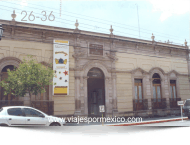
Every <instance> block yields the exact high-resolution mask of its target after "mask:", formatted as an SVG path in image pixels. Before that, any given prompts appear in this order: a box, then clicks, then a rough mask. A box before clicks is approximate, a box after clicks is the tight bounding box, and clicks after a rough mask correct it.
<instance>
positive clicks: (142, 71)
mask: <svg viewBox="0 0 190 145" xmlns="http://www.w3.org/2000/svg"><path fill="white" fill-rule="evenodd" d="M137 71H140V72H141V73H142V74H148V72H147V71H145V70H143V69H142V68H140V67H138V68H136V69H133V70H132V71H130V73H132V74H135V73H136V72H137Z"/></svg>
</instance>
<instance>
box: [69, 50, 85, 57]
mask: <svg viewBox="0 0 190 145" xmlns="http://www.w3.org/2000/svg"><path fill="white" fill-rule="evenodd" d="M85 54H86V51H82V52H78V53H75V54H73V55H72V57H74V58H75V59H77V58H79V57H80V56H83V55H85Z"/></svg>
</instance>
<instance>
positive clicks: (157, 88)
mask: <svg viewBox="0 0 190 145" xmlns="http://www.w3.org/2000/svg"><path fill="white" fill-rule="evenodd" d="M152 78H153V81H152V84H153V99H154V102H155V101H156V102H157V101H158V102H161V98H162V95H161V79H160V75H159V74H157V73H155V74H154V75H153V76H152Z"/></svg>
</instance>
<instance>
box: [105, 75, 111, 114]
mask: <svg viewBox="0 0 190 145" xmlns="http://www.w3.org/2000/svg"><path fill="white" fill-rule="evenodd" d="M110 79H111V78H110V77H106V78H105V107H106V108H105V111H106V112H105V115H106V117H107V116H108V114H111V113H112V98H110V95H109V94H110V93H111V92H110V90H109V88H110V87H109V86H110V85H109V81H110Z"/></svg>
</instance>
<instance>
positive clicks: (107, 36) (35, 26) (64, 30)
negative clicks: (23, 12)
mask: <svg viewBox="0 0 190 145" xmlns="http://www.w3.org/2000/svg"><path fill="white" fill-rule="evenodd" d="M11 22H12V21H7V20H0V23H1V24H3V26H5V25H6V26H15V27H22V28H32V29H36V30H42V31H43V30H47V31H54V32H56V33H57V32H62V33H71V34H78V33H80V35H87V36H88V37H89V36H90V37H91V36H94V37H101V38H104V39H109V40H111V41H115V40H121V41H128V42H133V43H139V44H141V43H142V44H148V45H155V46H162V47H171V48H176V49H187V47H185V46H180V45H174V44H167V43H161V42H154V43H152V41H148V40H143V39H137V38H130V37H124V36H117V35H113V36H112V37H110V34H103V33H97V32H90V31H84V30H77V32H76V30H75V29H68V28H60V27H53V26H46V25H39V24H30V23H23V22H16V21H15V23H14V24H12V23H11ZM104 41H105V40H104Z"/></svg>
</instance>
